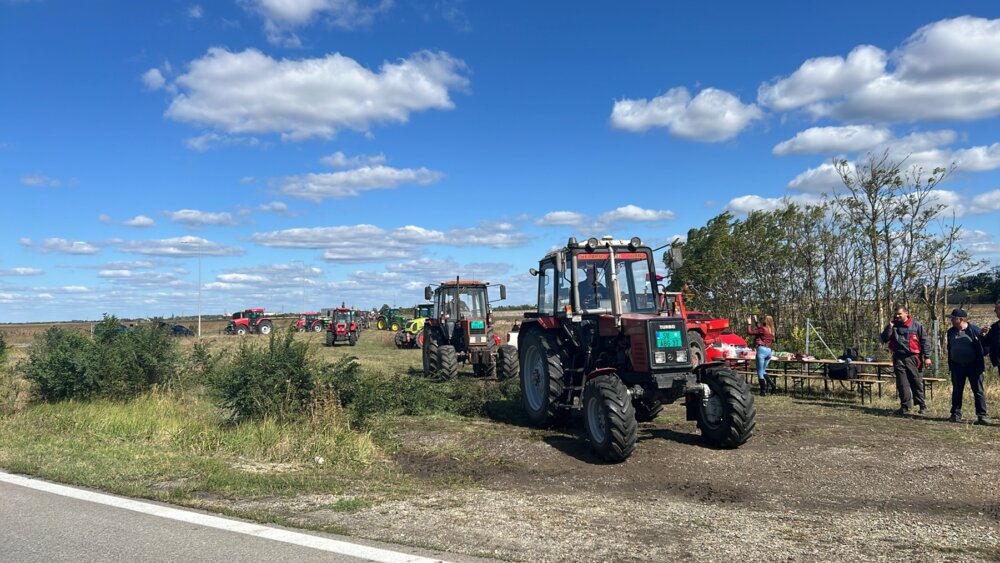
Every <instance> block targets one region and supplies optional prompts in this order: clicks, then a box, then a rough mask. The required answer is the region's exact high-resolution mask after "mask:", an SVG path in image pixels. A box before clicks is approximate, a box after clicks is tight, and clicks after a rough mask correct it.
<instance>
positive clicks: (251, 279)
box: [216, 274, 267, 283]
mask: <svg viewBox="0 0 1000 563" xmlns="http://www.w3.org/2000/svg"><path fill="white" fill-rule="evenodd" d="M216 279H217V280H219V281H221V282H227V283H257V282H264V281H267V278H266V277H264V276H261V275H254V274H220V275H218V276H216Z"/></svg>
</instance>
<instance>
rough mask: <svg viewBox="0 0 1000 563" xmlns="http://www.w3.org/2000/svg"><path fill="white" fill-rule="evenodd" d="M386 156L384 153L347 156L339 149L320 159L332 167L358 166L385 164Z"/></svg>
mask: <svg viewBox="0 0 1000 563" xmlns="http://www.w3.org/2000/svg"><path fill="white" fill-rule="evenodd" d="M386 160H387V159H386V158H385V155H384V154H381V153H379V154H375V155H358V156H347V155H345V154H344V153H342V152H340V151H337V152H335V153H333V154H331V155H329V156H324V157H323V158H321V159H319V161H320V162H322V163H323V164H326V165H327V166H329V167H330V168H357V167H359V166H375V165H379V164H385V163H386Z"/></svg>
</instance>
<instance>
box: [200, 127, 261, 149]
mask: <svg viewBox="0 0 1000 563" xmlns="http://www.w3.org/2000/svg"><path fill="white" fill-rule="evenodd" d="M184 144H185V145H186V146H187V148H189V149H191V150H195V151H198V152H205V151H207V150H211V149H214V148H216V147H220V146H229V145H243V146H247V147H256V146H258V145H260V139H258V138H256V137H245V136H239V135H220V134H219V133H215V132H209V133H204V134H202V135H198V136H197V137H189V138H187V139H184Z"/></svg>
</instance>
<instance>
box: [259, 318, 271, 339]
mask: <svg viewBox="0 0 1000 563" xmlns="http://www.w3.org/2000/svg"><path fill="white" fill-rule="evenodd" d="M257 332H259V333H261V334H263V335H264V336H267V335H268V334H271V321H260V324H259V325H257Z"/></svg>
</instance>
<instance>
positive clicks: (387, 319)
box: [375, 309, 406, 332]
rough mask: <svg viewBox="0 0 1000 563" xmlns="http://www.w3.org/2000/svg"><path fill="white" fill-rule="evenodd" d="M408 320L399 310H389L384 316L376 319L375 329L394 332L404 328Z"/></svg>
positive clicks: (381, 315) (380, 315)
mask: <svg viewBox="0 0 1000 563" xmlns="http://www.w3.org/2000/svg"><path fill="white" fill-rule="evenodd" d="M405 324H406V319H405V318H404V317H403V315H402V313H400V311H399V309H388V310H387V311H386V312H385V313H384V314H379V316H378V318H377V319H375V328H377V329H379V330H391V331H393V332H395V331H397V330H399V329H401V328H403V325H405Z"/></svg>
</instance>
